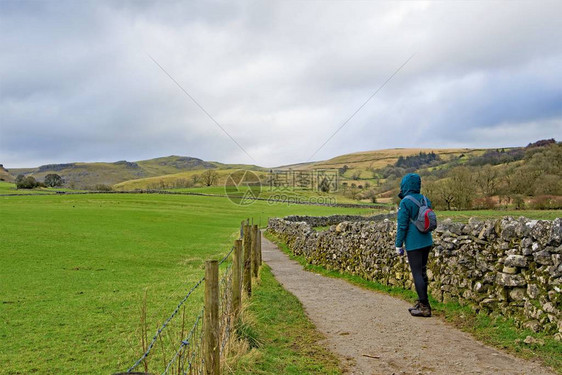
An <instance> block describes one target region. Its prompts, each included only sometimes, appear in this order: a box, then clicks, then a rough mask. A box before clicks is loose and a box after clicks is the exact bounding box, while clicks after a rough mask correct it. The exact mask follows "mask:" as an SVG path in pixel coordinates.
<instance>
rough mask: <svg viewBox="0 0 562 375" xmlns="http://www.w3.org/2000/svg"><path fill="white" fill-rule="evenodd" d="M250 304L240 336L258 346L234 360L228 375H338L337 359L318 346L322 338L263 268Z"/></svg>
mask: <svg viewBox="0 0 562 375" xmlns="http://www.w3.org/2000/svg"><path fill="white" fill-rule="evenodd" d="M250 301H251V303H250V305H249V306H248V308H247V310H246V314H249V315H250V319H248V320H249V322H250V326H247V325H245V326H244V332H243V333H244V335H243V336H249V337H250V338H251V340H252V342H254V343H257V345H253V346H256V347H254V348H253V349H251V350H250V351H249V352H248V353H246V354H244V355H241V356H239V357H238V358H237V359H236V363H234V364H232V365H231V367H230V369H229V371H228V373H229V374H260V375H265V374H271V375H278V374H279V375H280V374H295V375H296V374H334V375H335V374H341V369H340V365H339V360H338V358H337V357H336V356H335V355H334V354H332V353H331V352H330V351H328V350H327V349H326V348H324V347H323V346H322V345H321V344H320V343H319V342H320V340H322V339H324V337H323V336H322V334H320V333H319V332H318V331H317V330H316V328H315V326H314V324H313V323H312V322H311V321H310V320H309V319H308V317H307V316H306V314H305V312H304V309H303V307H302V305H301V303H300V302H299V300H298V299H297V298H296V297H295V296H294V295H292V294H291V293H289V292H288V291H286V290H285V289H283V287H282V286H281V285H280V284H279V283H278V282H277V280H275V278H274V277H273V274H272V273H271V269H270V268H269V267H268V266H267V265H265V264H264V265H263V267H262V269H261V271H260V282H259V283H258V284H257V285H256V286H255V288H254V291H253V295H252V299H251V300H250ZM251 346H252V345H251Z"/></svg>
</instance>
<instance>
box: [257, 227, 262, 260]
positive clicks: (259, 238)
mask: <svg viewBox="0 0 562 375" xmlns="http://www.w3.org/2000/svg"><path fill="white" fill-rule="evenodd" d="M258 261H259V262H258V265H259V266H260V267H261V264H262V253H261V230H260V229H259V228H258Z"/></svg>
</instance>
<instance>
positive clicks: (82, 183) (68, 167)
mask: <svg viewBox="0 0 562 375" xmlns="http://www.w3.org/2000/svg"><path fill="white" fill-rule="evenodd" d="M207 169H216V170H226V169H252V170H260V169H261V168H260V167H257V166H255V165H237V164H223V163H219V162H209V161H204V160H201V159H198V158H193V157H186V156H176V155H172V156H167V157H161V158H155V159H149V160H140V161H135V162H129V161H125V160H122V161H117V162H114V163H101V162H100V163H65V164H48V165H42V166H40V167H37V168H14V169H11V170H10V174H11V176H12V179H14V178H15V177H16V176H17V175H19V174H23V175H26V176H27V175H30V176H33V177H35V178H36V179H37V180H39V181H42V180H43V179H44V178H45V176H46V175H48V174H50V173H56V174H58V175H60V176H61V177H62V178H64V180H65V181H66V185H67V186H70V187H76V188H87V187H94V186H95V185H100V184H103V185H115V184H118V183H120V182H124V181H129V180H136V179H142V178H150V177H157V176H164V175H171V174H177V173H181V172H188V171H200V172H201V171H204V170H207Z"/></svg>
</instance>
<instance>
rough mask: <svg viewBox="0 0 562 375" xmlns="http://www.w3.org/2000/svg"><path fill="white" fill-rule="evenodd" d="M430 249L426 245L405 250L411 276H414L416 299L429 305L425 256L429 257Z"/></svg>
mask: <svg viewBox="0 0 562 375" xmlns="http://www.w3.org/2000/svg"><path fill="white" fill-rule="evenodd" d="M430 250H431V246H428V247H422V248H421V249H416V250H411V251H407V252H406V254H408V263H410V270H412V276H414V284H415V286H416V292H417V293H418V299H419V301H420V302H421V303H423V304H426V305H429V301H428V299H427V284H428V280H427V258H428V257H429V251H430Z"/></svg>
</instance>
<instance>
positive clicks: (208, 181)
mask: <svg viewBox="0 0 562 375" xmlns="http://www.w3.org/2000/svg"><path fill="white" fill-rule="evenodd" d="M201 178H202V180H203V183H204V184H205V186H212V185H214V184H215V183H216V182H217V180H218V179H219V174H218V173H217V172H216V171H214V170H212V169H207V170H206V171H205V172H203V173H201Z"/></svg>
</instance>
